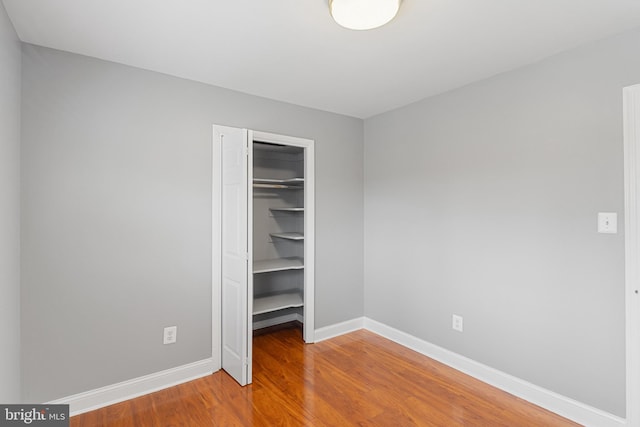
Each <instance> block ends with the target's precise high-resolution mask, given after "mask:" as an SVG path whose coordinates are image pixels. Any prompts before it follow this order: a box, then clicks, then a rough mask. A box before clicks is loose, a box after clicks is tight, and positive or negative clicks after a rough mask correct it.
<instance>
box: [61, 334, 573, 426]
mask: <svg viewBox="0 0 640 427" xmlns="http://www.w3.org/2000/svg"><path fill="white" fill-rule="evenodd" d="M253 357H254V365H253V384H252V385H250V386H247V387H240V386H239V385H238V384H237V383H236V382H235V381H234V380H233V379H232V378H231V377H229V376H228V375H227V374H226V373H224V372H223V371H220V372H216V373H214V374H213V375H210V376H207V377H204V378H201V379H198V380H195V381H191V382H188V383H185V384H181V385H178V386H175V387H172V388H169V389H166V390H162V391H159V392H156V393H152V394H149V395H146V396H142V397H139V398H136V399H133V400H130V401H126V402H123V403H119V404H116V405H112V406H109V407H106V408H102V409H99V410H96V411H93V412H88V413H85V414H81V415H78V416H75V417H72V418H71V423H70V425H71V426H72V427H79V426H82V427H90V426H101V427H102V426H105V427H106V426H113V427H115V426H118V427H128V426H135V427H141V426H197V427H200V426H243V427H244V426H269V427H272V426H318V427H324V426H447V427H450V426H482V427H484V426H487V427H489V426H490V427H494V426H505V427H507V426H508V427H516V426H545V427H549V426H576V425H577V424H575V423H572V422H570V421H568V420H566V419H564V418H562V417H559V416H558V415H555V414H553V413H550V412H548V411H545V410H543V409H541V408H539V407H537V406H534V405H532V404H530V403H528V402H525V401H523V400H521V399H519V398H516V397H514V396H512V395H509V394H507V393H504V392H502V391H500V390H498V389H496V388H493V387H491V386H488V385H486V384H484V383H481V382H480V381H477V380H475V379H473V378H471V377H469V376H467V375H464V374H462V373H460V372H458V371H455V370H453V369H451V368H448V367H446V366H445V365H442V364H440V363H438V362H435V361H433V360H431V359H429V358H427V357H425V356H422V355H420V354H418V353H416V352H413V351H411V350H408V349H406V348H404V347H402V346H399V345H397V344H395V343H393V342H391V341H388V340H386V339H385V338H382V337H380V336H378V335H375V334H373V333H371V332H368V331H357V332H354V333H351V334H348V335H343V336H341V337H337V338H334V339H331V340H327V341H323V342H320V343H317V344H311V345H304V344H303V343H302V338H301V332H300V330H299V329H286V330H281V331H276V332H274V333H270V334H266V335H260V336H257V337H255V338H254V353H253Z"/></svg>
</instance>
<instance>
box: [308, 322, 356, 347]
mask: <svg viewBox="0 0 640 427" xmlns="http://www.w3.org/2000/svg"><path fill="white" fill-rule="evenodd" d="M364 321H365V318H364V317H359V318H356V319H351V320H347V321H346V322H341V323H336V324H335V325H330V326H325V327H324V328H320V329H316V331H315V332H316V334H315V342H320V341H324V340H328V339H329V338H333V337H337V336H340V335H344V334H348V333H349V332H353V331H357V330H358V329H362V328H364Z"/></svg>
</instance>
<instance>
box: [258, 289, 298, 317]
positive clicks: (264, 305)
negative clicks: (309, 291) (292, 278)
mask: <svg viewBox="0 0 640 427" xmlns="http://www.w3.org/2000/svg"><path fill="white" fill-rule="evenodd" d="M303 305H304V302H303V301H302V295H301V294H300V293H299V292H288V293H282V294H275V295H269V296H264V297H257V298H255V299H254V300H253V314H263V313H270V312H272V311H278V310H282V309H285V308H293V307H302V306H303Z"/></svg>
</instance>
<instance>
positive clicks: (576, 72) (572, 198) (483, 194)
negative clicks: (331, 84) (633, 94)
mask: <svg viewBox="0 0 640 427" xmlns="http://www.w3.org/2000/svg"><path fill="white" fill-rule="evenodd" d="M638 46H640V32H638V31H634V32H631V33H627V34H624V35H621V36H618V37H615V38H611V39H608V40H605V41H601V42H599V43H596V44H592V45H589V46H585V47H583V48H580V49H577V50H573V51H570V52H567V53H564V54H561V55H557V56H555V57H552V58H549V59H547V60H545V61H542V62H540V63H537V64H534V65H530V66H527V67H525V68H522V69H519V70H516V71H513V72H509V73H506V74H502V75H499V76H496V77H494V78H491V79H488V80H485V81H482V82H479V83H477V84H473V85H470V86H467V87H464V88H461V89H459V90H456V91H452V92H449V93H446V94H443V95H441V96H436V97H433V98H430V99H427V100H423V101H421V102H418V103H415V104H412V105H409V106H406V107H404V108H400V109H398V110H395V111H391V112H388V113H385V114H382V115H379V116H376V117H373V118H370V119H368V120H366V121H365V283H366V287H365V314H366V316H368V317H370V318H373V319H375V320H378V321H380V322H383V323H386V324H388V325H390V326H393V327H395V328H398V329H400V330H402V331H405V332H407V333H410V334H412V335H415V336H417V337H419V338H422V339H424V340H427V341H429V342H431V343H434V344H437V345H439V346H441V347H444V348H446V349H449V350H452V351H454V352H456V353H459V354H461V355H464V356H467V357H469V358H471V359H473V360H476V361H478V362H481V363H484V364H486V365H488V366H491V367H493V368H496V369H499V370H501V371H503V372H506V373H509V374H512V375H514V376H516V377H519V378H522V379H524V380H527V381H530V382H532V383H534V384H536V385H538V386H541V387H544V388H547V389H549V390H552V391H555V392H558V393H560V394H562V395H565V396H568V397H571V398H574V399H577V400H578V401H581V402H584V403H586V404H589V405H592V406H594V407H597V408H600V409H602V410H605V411H608V412H610V413H613V414H616V415H619V416H624V414H625V341H624V331H625V323H624V322H625V318H624V313H625V308H624V307H625V306H624V294H623V291H624V230H623V229H622V228H623V227H622V224H624V217H623V212H624V203H623V135H622V88H623V87H624V86H627V85H631V84H636V83H639V82H640V56H639V55H638ZM597 212H618V215H619V217H618V226H619V233H618V234H616V235H607V234H598V233H596V215H597ZM453 313H456V314H459V315H462V316H463V317H464V332H463V333H459V332H455V331H453V330H452V329H451V315H452V314H453Z"/></svg>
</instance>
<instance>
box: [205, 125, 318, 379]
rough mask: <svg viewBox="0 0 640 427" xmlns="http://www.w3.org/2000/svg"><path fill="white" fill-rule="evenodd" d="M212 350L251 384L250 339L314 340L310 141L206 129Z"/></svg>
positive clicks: (228, 368) (226, 366) (233, 373)
mask: <svg viewBox="0 0 640 427" xmlns="http://www.w3.org/2000/svg"><path fill="white" fill-rule="evenodd" d="M213 133H214V139H213V140H214V147H213V165H214V167H213V170H214V173H213V192H214V198H213V227H212V230H213V231H212V238H213V241H214V242H220V245H219V246H217V245H216V244H215V243H214V245H213V249H212V253H213V259H214V262H213V269H214V271H213V278H214V280H213V320H212V321H213V335H214V336H213V351H214V354H215V353H217V352H219V354H220V365H219V366H221V368H222V369H224V370H225V371H227V372H228V373H229V374H230V375H231V376H232V377H233V378H235V379H236V380H237V381H238V383H240V384H241V385H246V384H250V383H251V381H252V363H253V360H252V352H253V336H254V334H263V333H268V332H269V331H273V330H274V329H282V328H285V327H291V326H293V327H297V328H301V329H302V338H303V340H304V342H305V343H312V342H314V335H315V330H314V299H315V298H314V295H315V291H314V290H315V281H314V260H315V256H314V249H315V248H314V246H315V243H314V242H315V235H314V228H315V227H314V221H315V215H314V213H315V212H314V211H315V209H314V208H315V195H314V191H315V186H314V141H312V140H310V139H304V138H298V137H292V136H284V135H277V134H271V133H266V132H259V131H252V130H248V129H239V128H232V127H227V126H218V125H214V127H213Z"/></svg>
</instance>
